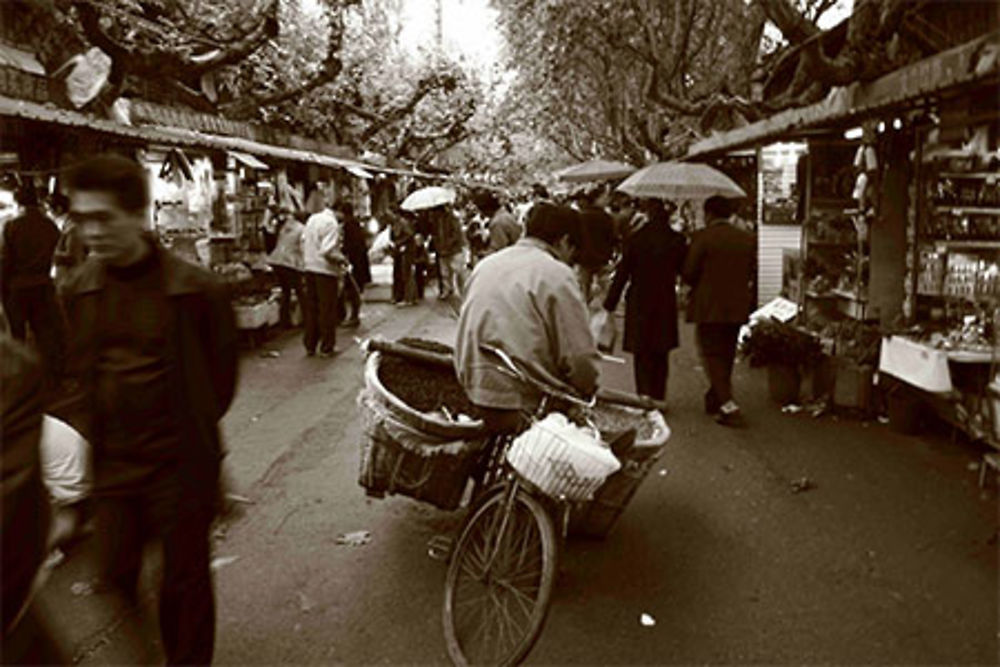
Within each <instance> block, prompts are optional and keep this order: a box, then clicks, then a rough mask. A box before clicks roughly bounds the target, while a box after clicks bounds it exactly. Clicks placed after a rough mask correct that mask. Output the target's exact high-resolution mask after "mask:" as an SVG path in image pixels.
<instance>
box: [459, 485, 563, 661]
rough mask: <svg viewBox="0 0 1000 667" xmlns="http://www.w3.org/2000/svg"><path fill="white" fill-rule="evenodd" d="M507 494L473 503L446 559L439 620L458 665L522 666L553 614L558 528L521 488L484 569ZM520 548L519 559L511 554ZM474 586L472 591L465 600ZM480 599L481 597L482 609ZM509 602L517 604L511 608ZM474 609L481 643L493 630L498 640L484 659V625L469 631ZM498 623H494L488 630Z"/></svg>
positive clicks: (488, 640) (499, 493) (516, 491)
mask: <svg viewBox="0 0 1000 667" xmlns="http://www.w3.org/2000/svg"><path fill="white" fill-rule="evenodd" d="M506 499H507V490H506V489H504V488H501V489H499V490H497V491H495V492H494V493H493V494H492V495H490V496H489V497H487V498H484V499H483V500H482V502H481V503H480V504H479V505H478V506H477V507H475V508H474V510H473V512H472V513H471V514H470V515H469V519H468V520H467V521H466V522H465V524H464V525H463V527H462V531H461V533H460V535H459V538H458V541H457V542H456V543H455V549H454V550H453V552H452V555H451V560H450V562H449V564H448V573H447V576H446V579H445V599H444V609H443V613H442V620H443V624H444V635H445V642H446V644H447V648H448V656H449V657H450V658H451V660H452V662H453V663H454V664H456V665H463V666H464V665H471V664H497V665H515V664H518V663H519V662H521V661H522V660H523V659H524V658H525V657H526V656H527V655H528V653H529V652H530V651H531V649H532V648H533V647H534V645H535V642H536V641H537V640H538V637H539V636H540V635H541V633H542V628H543V626H544V624H545V619H546V616H547V615H548V610H549V602H550V601H551V597H552V587H553V583H554V581H555V574H556V559H557V558H558V545H557V544H556V531H555V526H554V524H553V522H552V517H551V516H550V515H549V513H548V512H547V511H546V509H545V507H544V506H543V505H542V504H541V503H540V502H539V501H538V500H537V499H536V498H534V497H533V496H531V495H530V494H529V493H527V492H526V491H525V490H524V489H521V488H518V489H516V490H515V492H514V496H513V498H512V501H511V509H510V513H509V515H508V521H507V524H506V526H505V527H504V530H503V534H502V535H501V536H500V543H499V545H498V546H497V548H496V553H495V556H496V557H495V558H494V559H493V563H492V565H491V567H490V568H489V570H488V571H484V570H485V567H484V566H485V564H486V563H484V562H483V561H484V560H485V561H488V560H490V559H489V556H488V554H487V553H486V552H488V551H489V550H490V549H489V546H490V545H491V544H494V542H495V541H496V532H497V530H498V528H500V527H503V522H502V519H503V514H504V504H505V501H506ZM518 546H520V547H521V554H520V557H518V556H517V554H516V553H514V552H515V551H516V549H517V547H518ZM484 549H485V551H484ZM536 549H537V552H538V558H537V572H536V571H535V569H534V568H535V567H536V559H535V558H533V557H532V558H530V560H525V553H526V552H527V551H529V550H530V551H535V550H536ZM505 575H506V576H505ZM477 580H478V581H477ZM470 587H471V588H472V589H473V590H472V595H471V596H469V597H466V595H467V592H466V591H467V589H469V588H470ZM477 588H478V589H485V591H486V593H485V594H483V593H481V591H480V595H478V596H476V595H475V593H476V592H477V591H476V589H477ZM515 589H518V590H515ZM531 591H533V593H532V592H531ZM477 600H478V601H480V602H481V604H479V605H478V607H477ZM508 600H509V601H512V602H516V605H514V606H513V607H511V606H508V605H507V601H508ZM491 611H492V619H493V620H491V613H490V612H491ZM477 612H480V613H481V620H482V623H481V626H482V632H483V635H484V636H483V639H484V643H485V644H487V645H488V644H490V633H491V632H493V633H494V641H495V642H496V645H494V646H488V647H487V648H489V649H491V650H488V651H485V653H486V654H487V655H486V656H484V655H482V653H483V652H484V651H480V647H479V646H478V645H477V643H476V641H475V640H476V639H478V638H479V637H480V630H481V628H480V627H476V628H475V629H474V631H472V632H470V631H469V630H468V626H469V625H470V621H471V619H472V618H473V617H474V616H475V615H476V613H477ZM501 614H502V615H503V616H501ZM511 614H513V615H514V616H517V617H521V618H523V621H524V623H523V626H520V627H518V626H516V625H515V624H514V622H513V621H512V617H511ZM493 621H495V623H494V625H495V626H496V627H494V628H489V627H486V626H488V625H489V624H490V623H493ZM505 621H509V622H510V624H509V625H508V624H507V623H506V622H505ZM505 634H509V635H510V639H509V641H505ZM515 634H516V636H515Z"/></svg>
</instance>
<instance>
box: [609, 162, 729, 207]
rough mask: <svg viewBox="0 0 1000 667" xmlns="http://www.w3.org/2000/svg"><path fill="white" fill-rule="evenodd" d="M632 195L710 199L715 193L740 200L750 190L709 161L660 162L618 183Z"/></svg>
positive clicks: (621, 188) (658, 197)
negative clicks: (698, 162) (710, 165)
mask: <svg viewBox="0 0 1000 667" xmlns="http://www.w3.org/2000/svg"><path fill="white" fill-rule="evenodd" d="M618 190H620V191H622V192H624V193H625V194H628V195H632V196H633V197H649V198H652V199H708V198H709V197H714V196H716V195H718V196H720V197H728V198H730V199H738V198H740V197H746V196H747V193H745V192H743V188H741V187H740V186H738V185H737V184H736V183H735V182H734V181H733V179H731V178H729V177H728V176H726V175H725V174H723V173H722V172H721V171H719V170H718V169H714V168H712V167H709V166H708V165H707V164H696V163H693V162H658V163H656V164H651V165H649V166H648V167H643V168H642V169H640V170H639V171H637V172H635V173H634V174H632V175H631V176H629V177H628V178H626V179H625V180H624V181H622V183H621V185H619V186H618Z"/></svg>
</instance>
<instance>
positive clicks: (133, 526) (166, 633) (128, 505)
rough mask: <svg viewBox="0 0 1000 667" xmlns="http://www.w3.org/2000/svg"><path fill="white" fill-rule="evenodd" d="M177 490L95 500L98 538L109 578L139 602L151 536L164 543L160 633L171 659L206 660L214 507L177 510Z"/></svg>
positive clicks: (211, 636)
mask: <svg viewBox="0 0 1000 667" xmlns="http://www.w3.org/2000/svg"><path fill="white" fill-rule="evenodd" d="M179 507H180V506H179V491H177V490H176V489H175V490H173V491H171V492H164V491H144V492H142V493H141V494H138V495H131V496H124V497H115V498H98V499H96V501H95V516H96V520H97V535H96V537H97V539H98V548H99V553H100V558H101V566H102V570H103V577H104V580H105V582H106V583H108V584H110V585H111V586H113V587H114V588H115V589H117V591H118V592H120V593H122V594H124V595H125V597H126V599H127V600H128V601H129V602H131V603H137V602H138V585H139V575H140V572H141V571H142V552H143V546H144V544H145V543H146V541H147V540H150V539H159V540H160V541H161V542H162V545H163V581H162V584H161V588H160V605H159V607H160V610H159V611H160V613H159V616H160V638H161V640H162V642H163V649H164V653H165V654H166V658H167V664H170V665H207V664H209V663H211V662H212V653H213V651H214V646H215V595H214V593H213V591H212V574H211V568H210V551H211V547H210V542H209V529H210V526H211V522H212V515H211V512H209V511H207V510H189V511H184V512H182V511H181V510H180V509H179Z"/></svg>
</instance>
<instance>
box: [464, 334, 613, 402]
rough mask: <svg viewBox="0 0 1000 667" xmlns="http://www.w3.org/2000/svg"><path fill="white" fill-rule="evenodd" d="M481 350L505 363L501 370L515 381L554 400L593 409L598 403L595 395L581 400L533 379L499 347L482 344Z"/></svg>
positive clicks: (480, 345)
mask: <svg viewBox="0 0 1000 667" xmlns="http://www.w3.org/2000/svg"><path fill="white" fill-rule="evenodd" d="M479 349H480V350H482V351H483V352H488V353H490V354H492V355H494V356H495V357H497V358H498V359H500V361H502V362H503V366H502V367H498V368H499V369H500V370H502V371H505V372H506V373H507V374H508V375H511V376H513V377H514V378H515V379H517V380H520V381H521V382H523V383H524V384H527V385H529V386H531V387H534V388H535V389H537V390H538V391H540V392H542V393H543V394H546V395H548V396H551V397H553V398H558V399H561V400H564V401H566V402H568V403H570V404H572V405H577V406H579V407H582V408H592V407H594V405H595V404H596V403H597V395H596V394H595V395H594V396H592V397H591V398H590V400H587V399H583V398H580V397H579V396H576V395H574V394H571V393H568V392H566V391H563V390H562V389H558V388H556V387H553V386H552V385H549V384H545V383H544V382H541V381H539V380H536V379H535V378H533V377H531V376H530V375H528V374H527V373H525V372H524V370H523V369H522V368H521V367H520V366H519V365H518V362H517V361H515V360H514V359H512V358H511V356H510V355H508V354H507V353H506V352H504V351H503V350H501V349H500V348H499V347H495V346H493V345H489V344H487V343H480V344H479Z"/></svg>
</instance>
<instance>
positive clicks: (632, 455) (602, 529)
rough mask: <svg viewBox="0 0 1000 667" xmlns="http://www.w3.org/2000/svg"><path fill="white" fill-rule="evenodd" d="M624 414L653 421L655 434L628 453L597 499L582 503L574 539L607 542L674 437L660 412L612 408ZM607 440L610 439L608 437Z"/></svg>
mask: <svg viewBox="0 0 1000 667" xmlns="http://www.w3.org/2000/svg"><path fill="white" fill-rule="evenodd" d="M610 409H613V410H615V411H618V412H620V413H626V412H631V413H632V414H633V415H634V416H635V417H636V418H637V419H647V420H651V421H652V422H653V426H654V428H653V435H652V436H651V437H649V438H648V439H646V440H638V441H636V443H635V445H634V446H633V447H632V449H630V450H629V451H628V452H626V454H625V456H624V457H623V459H622V467H621V469H620V470H619V471H618V472H616V473H614V474H613V475H611V476H610V477H608V478H607V479H606V480H605V481H604V484H602V485H601V487H600V488H599V489H598V490H597V491H596V492H595V493H594V498H593V500H590V501H589V502H586V503H578V504H576V505H574V506H573V509H572V511H571V513H570V522H569V534H570V535H572V536H574V537H587V538H597V539H603V538H605V537H607V535H608V533H609V532H611V529H612V528H613V527H614V525H615V522H617V521H618V517H620V516H621V514H622V512H624V511H625V508H626V507H627V506H628V504H629V502H631V500H632V496H634V495H635V492H636V491H637V490H638V489H639V485H640V484H642V481H643V480H644V479H646V477H647V476H648V475H649V471H650V470H652V469H653V466H654V465H655V464H656V462H657V460H659V458H660V456H661V454H662V453H663V449H664V446H665V445H666V442H667V440H668V439H669V438H670V428H669V427H668V426H667V423H666V421H665V420H664V419H663V416H662V415H661V414H660V413H658V412H649V413H642V412H640V411H635V410H630V409H627V408H620V407H617V406H615V407H613V408H610ZM606 439H607V436H606Z"/></svg>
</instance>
